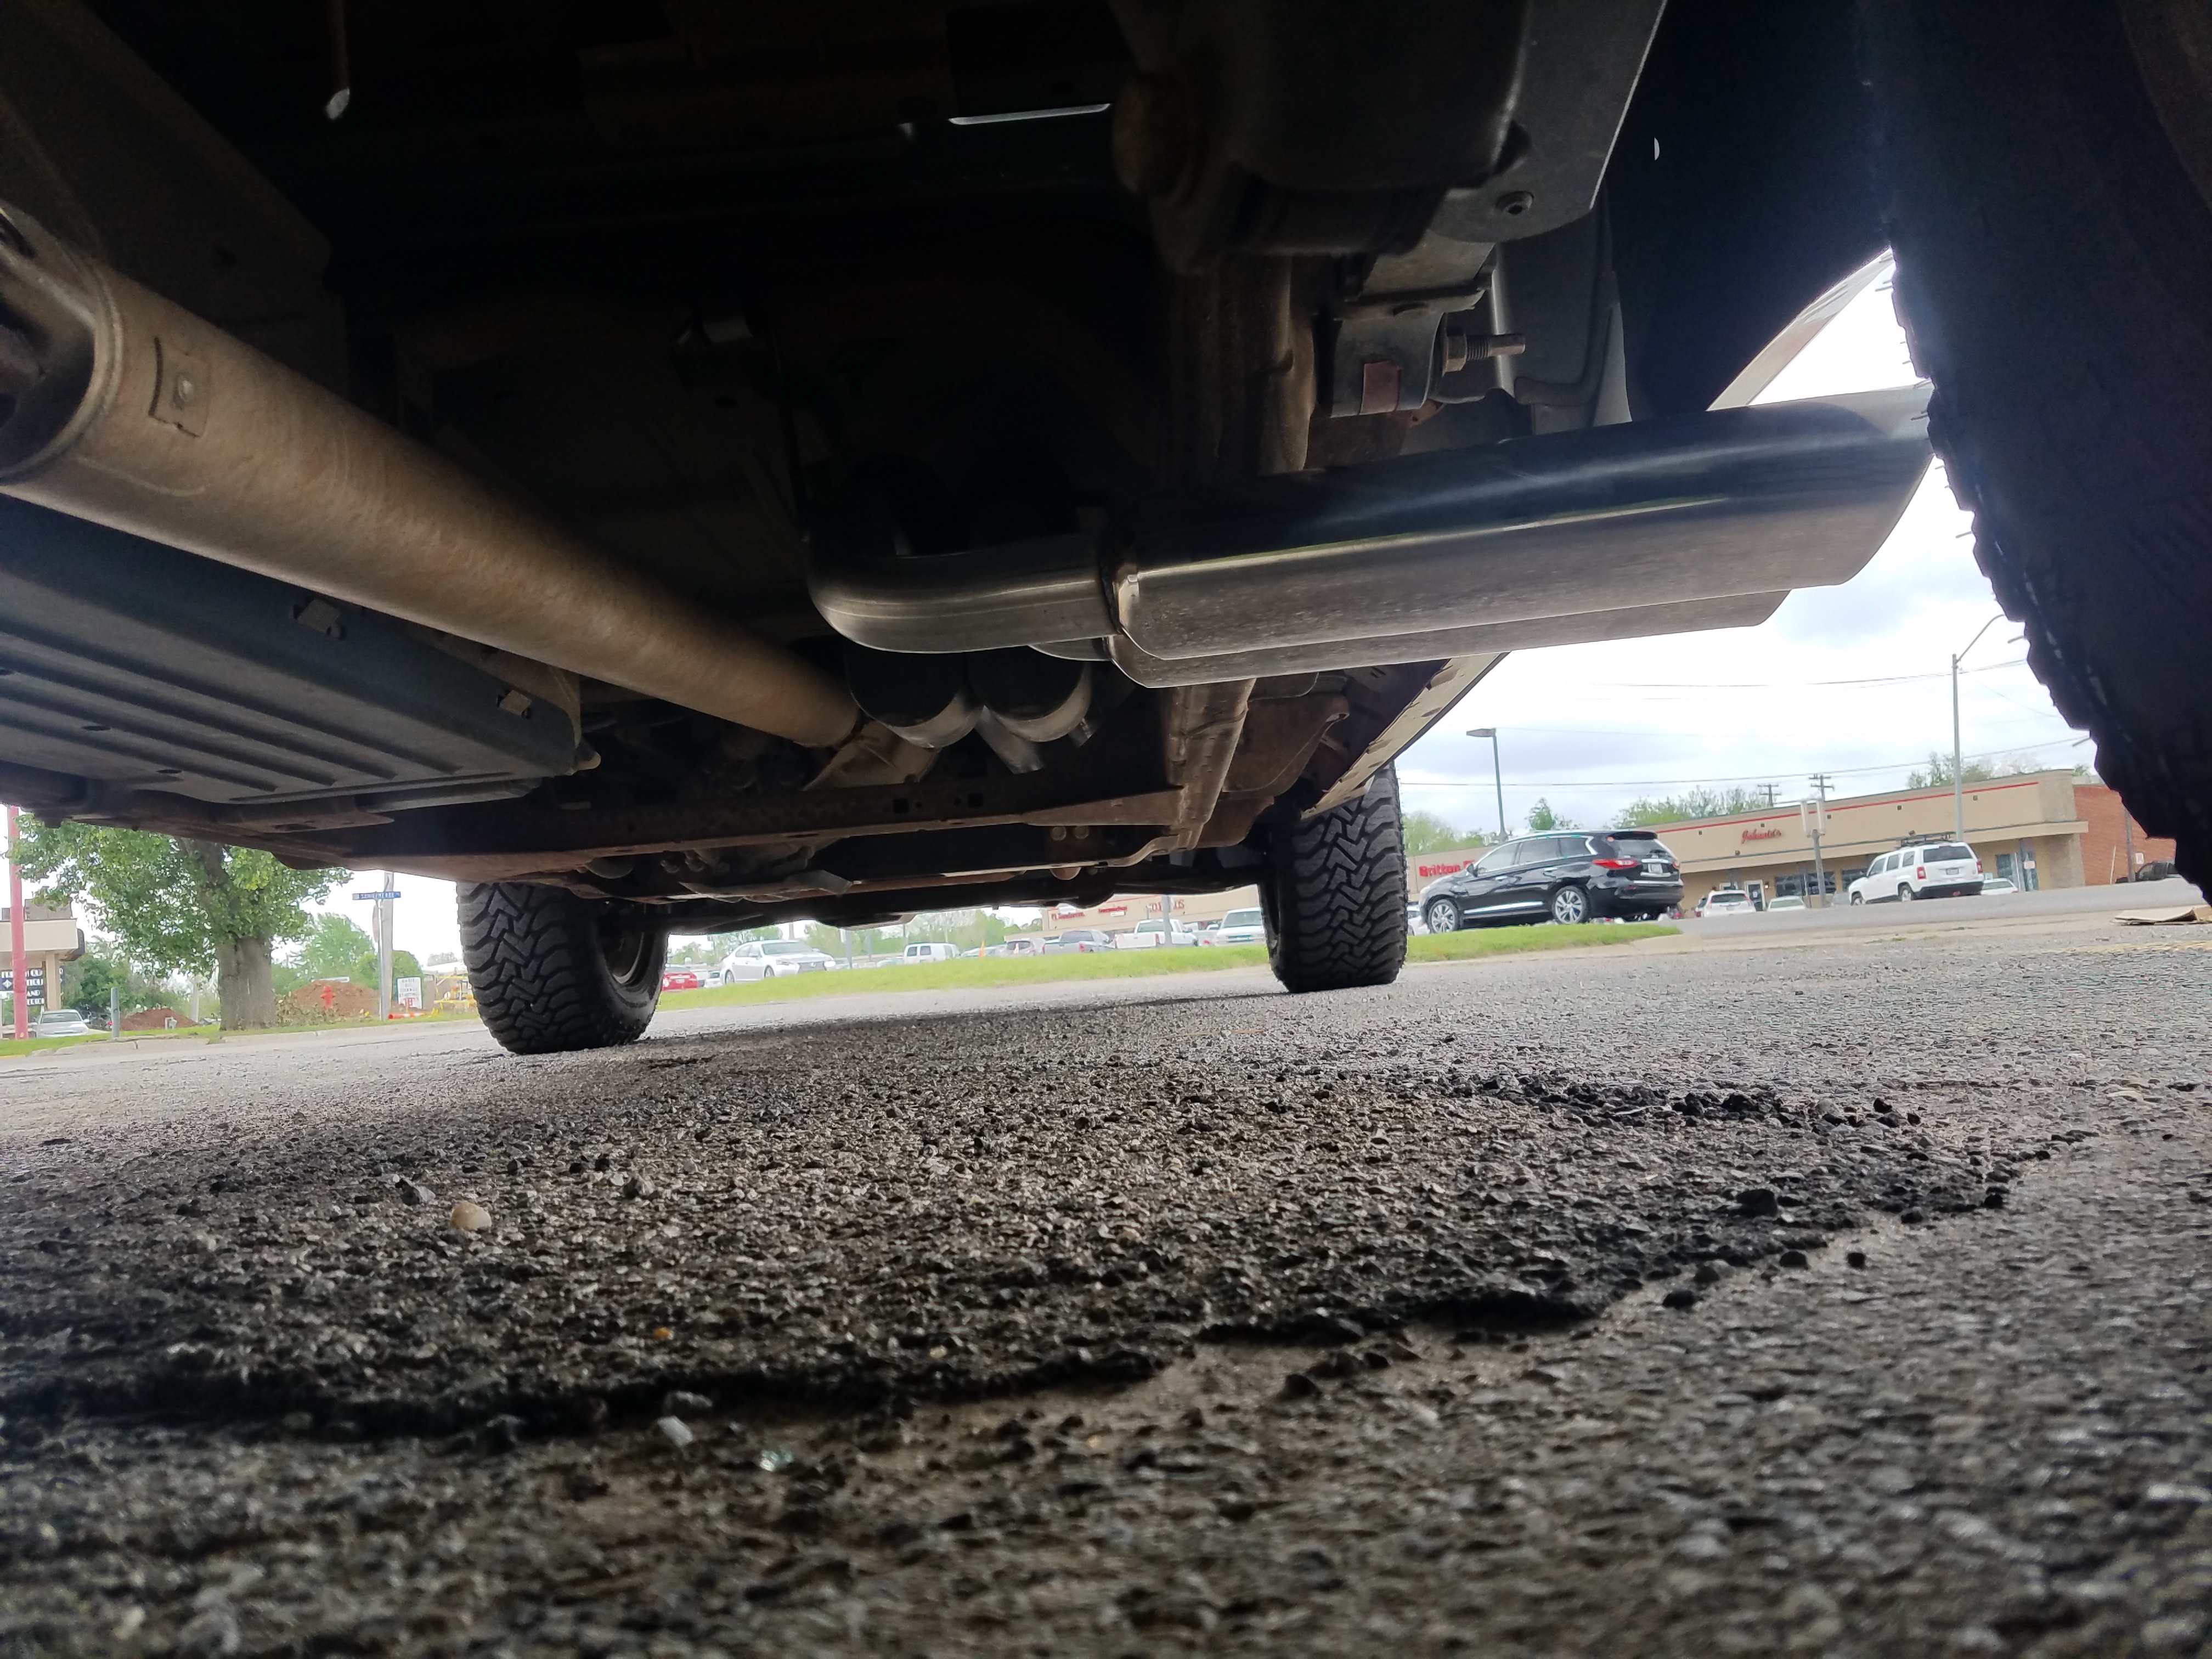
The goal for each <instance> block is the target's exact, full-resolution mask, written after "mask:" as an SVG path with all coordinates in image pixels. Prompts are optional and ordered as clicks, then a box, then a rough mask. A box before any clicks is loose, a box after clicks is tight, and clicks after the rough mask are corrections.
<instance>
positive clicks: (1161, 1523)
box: [0, 893, 2212, 1659]
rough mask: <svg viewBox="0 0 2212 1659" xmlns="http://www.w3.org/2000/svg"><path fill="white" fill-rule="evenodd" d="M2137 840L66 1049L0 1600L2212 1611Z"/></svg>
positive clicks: (2185, 1125) (1385, 1633)
mask: <svg viewBox="0 0 2212 1659" xmlns="http://www.w3.org/2000/svg"><path fill="white" fill-rule="evenodd" d="M2141 897H2142V895H2138V894H2130V895H2127V896H2126V898H2127V899H2128V901H2129V902H2136V900H2138V899H2140V898H2141ZM2106 899H2107V901H2108V902H2107V903H2106V905H2105V906H2102V907H2099V908H2083V909H2076V910H2067V909H2063V908H2058V907H2056V906H2053V907H2052V908H2049V909H2048V910H2047V911H2038V910H2036V909H2035V908H2033V907H2023V908H2021V909H2018V910H2014V911H2010V912H2005V913H1998V912H1996V911H1993V910H1990V909H1987V908H1984V910H1982V911H1980V912H1978V913H1966V915H1964V918H1963V919H1962V920H1957V921H1954V920H1953V919H1952V916H1951V914H1950V913H1949V912H1948V911H1946V910H1945V909H1944V908H1943V907H1942V906H1939V905H1930V906H1928V907H1926V914H1925V915H1923V910H1922V907H1917V906H1915V907H1910V908H1907V909H1905V910H1904V911H1901V912H1893V913H1892V914H1890V915H1885V916H1884V917H1883V918H1882V924H1881V926H1859V925H1850V926H1836V925H1830V926H1827V927H1819V926H1815V927H1808V928H1804V929H1802V932H1795V931H1791V930H1790V929H1789V926H1788V924H1789V921H1790V919H1788V918H1779V917H1778V918H1762V919H1758V920H1761V921H1768V922H1770V923H1771V924H1779V925H1780V926H1779V927H1778V931H1777V932H1775V933H1771V934H1768V935H1765V936H1758V935H1753V936H1750V937H1742V936H1738V935H1735V934H1733V933H1724V932H1723V931H1722V930H1721V929H1719V928H1715V927H1705V928H1701V929H1699V930H1698V931H1696V932H1694V933H1685V934H1684V935H1683V936H1682V937H1680V938H1679V939H1658V940H1653V941H1649V942H1647V943H1644V944H1638V945H1626V946H1619V947H1614V948H1611V949H1607V950H1603V951H1589V952H1586V953H1585V952H1561V953H1553V954H1546V955H1541V956H1528V957H1499V958H1486V959H1482V960H1478V961H1474V962H1469V963H1452V964H1437V965H1433V966H1427V967H1423V968H1420V969H1414V970H1411V971H1409V972H1408V973H1407V975H1405V976H1404V978H1403V979H1402V980H1401V982H1400V983H1399V984H1398V985H1397V986H1395V987H1391V988H1390V989H1388V990H1384V991H1377V992H1371V993H1357V994H1338V995H1332V996H1325V997H1309V998H1303V999H1295V1000H1294V999H1291V998H1288V997H1285V996H1282V995H1280V994H1278V993H1276V992H1275V991H1274V990H1273V987H1272V985H1271V984H1270V983H1269V982H1268V981H1266V980H1265V979H1264V978H1263V977H1262V976H1261V975H1256V974H1253V975H1247V974H1243V973H1233V974H1223V975H1207V976H1206V981H1205V982H1204V983H1201V984H1193V983H1187V982H1174V983H1169V982H1164V981H1163V982H1154V983H1146V982H1141V981H1139V982H1134V983H1130V982H1118V983H1115V984H1111V985H1101V984H1097V983H1084V984H1074V985H1054V986H1043V987H1027V988H1024V989H1023V990H1021V991H1019V992H1003V991H1001V992H979V993H957V994H945V995H944V996H942V997H939V996H936V995H934V994H928V995H923V994H909V995H900V996H884V997H880V998H866V999H855V1000H851V1001H843V1000H839V1001H836V1002H831V1003H823V1002H810V1003H805V1004H793V1005H789V1006H764V1007H746V1008H741V1009H718V1010H701V1011H696V1012H692V1013H689V1014H686V1015H684V1016H682V1017H678V1018H670V1019H668V1020H666V1021H665V1022H663V1023H662V1024H657V1025H656V1027H655V1030H654V1031H653V1034H652V1035H651V1036H649V1038H648V1040H647V1041H646V1042H643V1043H641V1044H639V1045H637V1046H636V1047H635V1048H630V1049H627V1050H623V1051H619V1052H616V1053H611V1054H592V1055H577V1056H564V1057H559V1058H553V1059H544V1060H511V1059H508V1058H507V1057H504V1056H501V1055H500V1054H497V1053H496V1052H495V1051H494V1050H492V1049H490V1048H489V1045H488V1044H487V1043H485V1042H484V1041H483V1038H482V1036H481V1035H480V1034H479V1033H477V1032H475V1031H473V1030H469V1029H467V1028H461V1027H431V1028H417V1029H416V1030H409V1031H405V1032H399V1033H383V1032H378V1033H374V1034H362V1035H360V1036H328V1037H313V1038H295V1039H268V1040H254V1041H250V1042H249V1041H245V1040H239V1039H233V1040H231V1041H229V1042H224V1043H222V1044H218V1045H214V1046H212V1047H210V1046H208V1045H204V1044H200V1045H195V1046H194V1048H193V1049H192V1050H191V1051H190V1052H184V1053H178V1054H171V1053H169V1052H167V1051H164V1052H162V1053H161V1054H154V1053H153V1052H152V1050H153V1049H154V1048H155V1045H150V1044H149V1045H146V1052H144V1053H142V1054H140V1055H139V1056H138V1057H137V1058H138V1060H139V1062H140V1063H138V1064H135V1065H134V1064H133V1063H132V1056H131V1054H128V1053H127V1052H125V1051H124V1050H125V1045H118V1047H117V1050H115V1051H112V1052H107V1053H101V1054H90V1053H89V1052H88V1051H87V1050H83V1049H79V1050H73V1051H70V1053H69V1054H65V1055H64V1056H60V1057H57V1058H56V1059H54V1060H52V1061H47V1060H38V1061H35V1062H23V1063H22V1069H9V1070H5V1071H0V1123H4V1124H5V1125H6V1128H5V1129H4V1131H0V1266H4V1271H5V1273H6V1279H5V1280H4V1285H0V1310H4V1321H5V1324H4V1343H0V1413H4V1415H5V1424H4V1428H0V1480H4V1482H5V1494H6V1498H5V1503H4V1505H0V1564H4V1565H0V1651H5V1652H8V1653H10V1654H13V1653H24V1654H30V1653H40V1654H44V1653H50V1652H71V1651H81V1652H88V1653H89V1652H100V1653H107V1652H120V1653H141V1652H143V1653H158V1652H171V1651H177V1652H185V1653H206V1654H220V1653H227V1652H237V1653H271V1654H275V1653H292V1652H314V1651H374V1652H401V1653H416V1652H420V1653H438V1654H446V1653H456V1654H458V1653H464V1652H468V1653H477V1652H483V1653H511V1654H514V1655H518V1656H520V1655H526V1654H541V1653H542V1654H556V1653H562V1654H565V1653H586V1654H594V1655H610V1656H615V1655H619V1656H639V1659H647V1656H652V1659H676V1656H684V1655H711V1654H717V1653H726V1654H732V1655H734V1654H739V1653H746V1652H757V1653H763V1654H783V1653H793V1652H803V1653H810V1654H811V1653H823V1654H844V1653H851V1654H891V1655H908V1654H912V1655H923V1654H944V1653H953V1652H960V1653H984V1654H1030V1653H1101V1654H1115V1655H1119V1654H1155V1653H1162V1654H1164V1653H1179V1652H1197V1651H1205V1652H1239V1653H1254V1654H1284V1653H1299V1654H1307V1653H1310V1654H1331V1655H1338V1654H1368V1653H1383V1652H1389V1653H1391V1654H1393V1655H1397V1654H1428V1653H1448V1652H1469V1653H1474V1652H1479V1653H1514V1654H1518V1653H1527V1654H1531V1655H1535V1654H1557V1653H1583V1652H1589V1651H1592V1650H1598V1649H1601V1648H1604V1647H1608V1646H1609V1647H1612V1648H1614V1649H1617V1650H1621V1651H1626V1652H1636V1653H1684V1654H1688V1653H1696V1654H1699V1655H1700V1656H1703V1655H1706V1654H1709V1653H1710V1652H1711V1651H1712V1650H1715V1649H1716V1648H1717V1649H1719V1650H1722V1651H1724V1652H1750V1653H1764V1652H1778V1651H1808V1652H1818V1653H1838V1654H1854V1653H1865V1654H1869V1655H1871V1654H1877V1653H1879V1654H1883V1655H1893V1654H1923V1653H1925V1654H1983V1653H1987V1654H2034V1655H2038V1656H2057V1655H2061V1654H2105V1653H2123V1652H2141V1653H2200V1652H2202V1651H2203V1650H2204V1644H2205V1640H2206V1627H2205V1625H2204V1622H2203V1620H2204V1609H2205V1607H2207V1605H2208V1603H2212V1427H2208V1424H2209V1423H2212V1418H2208V1415H2207V1411H2208V1406H2212V1398H2208V1395H2212V1318H2208V1316H2207V1313H2206V1294H2205V1293H2206V1291H2208V1290H2212V1249H2208V1243H2212V1203H2208V1200H2212V1111H2208V1102H2212V1065H2209V1064H2208V1062H2207V1060H2206V1059H2205V1056H2206V1055H2207V1054H2208V1053H2212V1046H2209V1045H2208V1039H2212V997H2208V992H2212V948H2208V947H2212V927H2174V928H2140V929H2128V928H2120V927H2115V926H2113V925H2112V922H2111V921H2110V905H2109V899H2110V895H2109V893H2107V894H2106ZM1818 920H1819V921H1826V918H1820V919H1818ZM1785 935H1786V936H1785ZM76 1054H88V1058H87V1059H86V1060H82V1061H80V1060H76V1059H75V1058H74V1056H75V1055H76ZM464 1197H466V1198H469V1199H471V1200H474V1201H477V1202H480V1203H481V1204H482V1205H483V1206H484V1207H485V1208H486V1209H487V1210H488V1211H489V1215H490V1218H491V1220H492V1224H493V1225H491V1226H490V1227H489V1229H487V1230H486V1231H482V1232H477V1233H473V1234H470V1233H462V1232H458V1231H453V1229H452V1228H450V1227H449V1226H448V1225H447V1221H448V1218H449V1212H450V1210H451V1207H452V1206H453V1203H454V1202H455V1200H458V1199H460V1198H464ZM662 1419H673V1421H671V1422H666V1423H664V1422H663V1420H662Z"/></svg>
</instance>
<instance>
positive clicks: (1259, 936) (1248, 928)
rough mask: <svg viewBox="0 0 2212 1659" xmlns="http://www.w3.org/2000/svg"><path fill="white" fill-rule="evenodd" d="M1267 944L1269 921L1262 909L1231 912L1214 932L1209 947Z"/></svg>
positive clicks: (1208, 941)
mask: <svg viewBox="0 0 2212 1659" xmlns="http://www.w3.org/2000/svg"><path fill="white" fill-rule="evenodd" d="M1206 943H1207V944H1209V945H1265V944H1266V943H1267V917H1266V916H1265V915H1262V914H1261V910H1260V907H1259V906H1258V905H1256V904H1255V905H1254V906H1253V907H1252V908H1249V909H1247V910H1231V912H1230V913H1229V914H1228V915H1225V916H1224V917H1222V919H1221V925H1220V926H1219V927H1217V928H1215V929H1214V930H1213V937H1212V939H1208V940H1207V941H1206Z"/></svg>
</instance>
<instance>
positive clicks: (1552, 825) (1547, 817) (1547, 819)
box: [1528, 795, 1582, 836]
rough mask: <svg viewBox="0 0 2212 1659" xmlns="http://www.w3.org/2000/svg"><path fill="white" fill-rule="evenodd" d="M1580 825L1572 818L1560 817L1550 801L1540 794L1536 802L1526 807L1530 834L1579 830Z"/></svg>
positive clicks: (1538, 834) (1539, 834) (1537, 834)
mask: <svg viewBox="0 0 2212 1659" xmlns="http://www.w3.org/2000/svg"><path fill="white" fill-rule="evenodd" d="M1581 827H1582V826H1581V825H1580V824H1578V823H1576V822H1575V821H1574V820H1573V819H1572V818H1566V817H1560V816H1559V814H1558V813H1557V812H1554V811H1553V810H1552V803H1551V802H1549V801H1547V800H1546V799H1544V798H1543V797H1542V796H1541V795H1539V796H1537V797H1536V804H1535V805H1534V806H1532V807H1530V808H1529V809H1528V832H1529V833H1530V834H1531V835H1536V836H1541V835H1547V834H1549V833H1550V832H1551V831H1553V830H1554V829H1580V828H1581Z"/></svg>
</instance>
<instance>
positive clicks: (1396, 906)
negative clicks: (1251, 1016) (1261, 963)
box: [1260, 766, 1406, 991]
mask: <svg viewBox="0 0 2212 1659" xmlns="http://www.w3.org/2000/svg"><path fill="white" fill-rule="evenodd" d="M1260 900H1261V911H1262V912H1263V914H1264V915H1265V916H1266V918H1267V965H1268V966H1269V967H1270V968H1272V969H1274V970H1275V977H1276V978H1277V979H1279V980H1280V981H1282V984H1283V988H1284V989H1285V990H1286V991H1340V990H1345V989H1347V988H1349V987H1352V986H1356V985H1388V984H1389V983H1390V982H1391V981H1393V980H1395V979H1396V978H1397V977H1398V969H1400V968H1401V967H1403V966H1404V965H1405V961H1406V845H1405V833H1404V831H1403V829H1401V826H1400V823H1399V821H1398V774H1397V770H1396V769H1395V768H1393V767H1387V766H1386V767H1384V768H1383V769H1382V770H1381V771H1379V772H1377V773H1376V775H1374V776H1373V777H1372V778H1370V779H1369V780H1368V782H1367V788H1366V790H1365V792H1364V793H1362V794H1361V795H1360V796H1359V797H1358V799H1354V800H1348V801H1346V802H1345V803H1344V804H1343V805H1340V806H1336V807H1333V808H1331V809H1330V810H1329V811H1326V812H1323V813H1322V814H1320V815H1319V816H1318V817H1310V818H1304V819H1301V820H1299V821H1297V822H1296V823H1286V824H1284V825H1281V826H1280V827H1279V828H1278V829H1276V830H1275V832H1274V835H1273V840H1272V843H1271V845H1270V846H1269V848H1268V849H1267V875H1266V878H1265V879H1264V880H1263V881H1262V882H1261V885H1260Z"/></svg>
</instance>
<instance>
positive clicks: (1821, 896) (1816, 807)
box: [1809, 772, 1828, 910]
mask: <svg viewBox="0 0 2212 1659" xmlns="http://www.w3.org/2000/svg"><path fill="white" fill-rule="evenodd" d="M1811 782H1812V785H1813V799H1812V801H1811V802H1810V803H1809V805H1811V807H1812V809H1813V811H1812V821H1813V893H1814V904H1815V906H1817V907H1818V908H1820V909H1823V910H1825V909H1826V908H1828V866H1826V863H1824V862H1823V861H1822V860H1821V857H1820V826H1821V825H1822V824H1823V823H1825V822H1826V819H1827V817H1828V775H1827V774H1826V772H1815V773H1814V774H1813V775H1812V778H1811Z"/></svg>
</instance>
